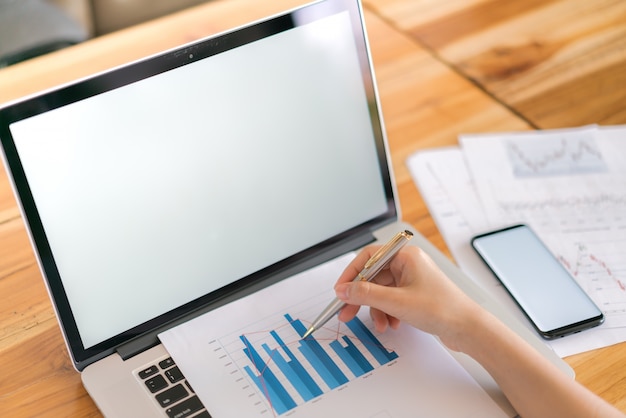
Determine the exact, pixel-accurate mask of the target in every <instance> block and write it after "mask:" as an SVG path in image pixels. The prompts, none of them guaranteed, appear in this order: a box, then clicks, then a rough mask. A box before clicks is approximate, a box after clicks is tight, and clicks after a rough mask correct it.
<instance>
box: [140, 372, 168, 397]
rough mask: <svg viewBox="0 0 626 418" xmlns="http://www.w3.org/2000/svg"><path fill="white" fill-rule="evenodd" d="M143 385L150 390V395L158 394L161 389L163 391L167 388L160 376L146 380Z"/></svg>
mask: <svg viewBox="0 0 626 418" xmlns="http://www.w3.org/2000/svg"><path fill="white" fill-rule="evenodd" d="M145 383H146V386H147V387H148V389H149V390H150V392H152V393H154V392H158V391H160V390H161V389H164V388H166V387H167V386H168V385H167V381H166V380H165V378H164V377H163V376H161V375H160V374H158V375H156V376H154V377H153V378H151V379H148V380H146V382H145Z"/></svg>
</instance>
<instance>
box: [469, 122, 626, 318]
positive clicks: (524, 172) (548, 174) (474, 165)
mask: <svg viewBox="0 0 626 418" xmlns="http://www.w3.org/2000/svg"><path fill="white" fill-rule="evenodd" d="M460 142H461V145H462V149H463V153H464V155H465V159H466V161H467V164H468V168H469V171H470V172H471V175H472V178H473V180H474V182H475V184H476V190H477V191H478V194H479V196H480V200H481V202H482V204H483V208H484V211H485V214H486V217H487V219H488V221H489V223H490V224H492V225H505V224H513V223H519V222H523V223H527V224H529V225H530V226H531V227H532V228H533V229H534V230H535V231H536V232H537V233H538V234H539V236H540V237H541V238H542V239H543V240H544V241H545V242H546V244H547V245H548V247H549V248H550V249H551V250H552V252H553V253H554V254H555V255H556V256H557V257H558V258H559V259H560V260H561V262H562V264H563V265H565V266H566V267H567V268H568V269H569V271H570V272H571V273H572V275H573V276H574V277H575V278H576V279H577V280H578V282H579V284H580V285H581V286H582V287H583V288H584V289H585V290H586V291H587V293H588V294H589V295H590V296H591V297H592V299H594V301H595V302H596V303H597V304H598V305H599V306H600V307H601V309H602V310H603V311H604V313H605V315H606V317H607V320H606V324H605V325H604V327H624V326H626V130H625V129H623V128H603V129H599V128H597V127H595V126H591V127H585V128H579V129H569V130H552V131H542V132H531V133H515V134H503V135H481V136H461V137H460Z"/></svg>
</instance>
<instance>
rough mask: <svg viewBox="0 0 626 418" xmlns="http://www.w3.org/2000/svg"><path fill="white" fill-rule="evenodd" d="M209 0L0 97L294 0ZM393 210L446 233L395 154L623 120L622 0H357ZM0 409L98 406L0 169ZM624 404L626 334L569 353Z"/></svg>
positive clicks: (34, 411) (27, 76) (580, 375)
mask: <svg viewBox="0 0 626 418" xmlns="http://www.w3.org/2000/svg"><path fill="white" fill-rule="evenodd" d="M301 2H303V0H272V1H271V2H260V1H254V0H219V1H216V2H212V3H208V4H206V5H202V6H199V7H196V8H194V9H190V10H188V11H184V12H181V13H177V14H175V15H171V16H168V17H165V18H162V19H159V20H156V21H153V22H149V23H147V24H143V25H140V26H137V27H134V28H130V29H127V30H123V31H120V32H117V33H114V34H111V35H107V36H104V37H101V38H98V39H95V40H92V41H89V42H86V43H84V44H81V45H78V46H75V47H72V48H69V49H66V50H63V51H60V52H57V53H54V54H51V55H48V56H45V57H41V58H37V59H34V60H31V61H29V62H25V63H22V64H18V65H15V66H13V67H8V68H6V69H3V70H0V103H4V102H6V101H8V100H12V99H15V98H18V97H21V96H23V95H26V94H30V93H33V92H37V91H39V90H42V89H45V88H49V87H51V86H55V85H58V84H60V83H64V82H68V81H71V80H73V79H76V78H79V77H83V76H86V75H89V74H93V73H95V72H98V71H102V70H105V69H107V68H110V67H112V66H115V65H119V64H123V63H126V62H128V61H131V60H134V59H138V58H141V57H143V56H145V55H149V54H152V53H156V52H158V51H161V50H164V49H167V48H171V47H174V46H176V45H179V44H182V43H185V42H188V41H191V40H194V39H198V38H200V37H203V36H207V35H209V34H212V33H215V32H218V31H221V30H224V29H227V28H230V27H232V26H236V25H239V24H242V23H245V22H248V21H251V20H254V19H257V18H261V17H264V16H266V15H269V14H272V13H275V12H278V11H281V10H284V9H287V8H290V7H291V6H293V5H295V4H298V3H301ZM364 3H365V9H366V21H367V25H368V31H369V38H370V42H371V48H372V53H373V57H374V65H375V69H376V76H377V81H378V85H379V90H380V95H381V100H382V108H383V112H384V116H385V121H386V125H387V131H388V136H389V143H390V148H391V153H392V161H393V165H394V170H395V174H396V180H397V184H398V190H399V195H400V202H401V209H402V213H403V218H404V220H406V221H407V222H409V223H411V224H412V225H413V226H414V227H415V228H416V229H417V230H419V231H420V232H421V233H422V234H424V235H425V236H426V237H427V238H429V239H430V240H431V241H432V242H433V243H434V244H435V245H436V246H437V247H438V248H439V249H441V250H442V251H444V253H446V254H449V252H448V250H447V248H446V245H445V243H444V241H443V239H442V237H441V235H440V233H439V232H438V230H437V227H436V226H435V223H434V221H433V219H432V217H431V216H430V214H429V213H428V210H427V208H426V206H425V204H424V202H423V200H422V198H421V197H420V195H419V193H418V191H417V189H416V187H415V186H414V184H413V182H412V180H411V177H410V175H409V172H408V170H407V168H406V167H405V165H404V161H405V159H406V157H407V156H409V155H410V154H412V153H413V152H415V151H417V150H419V149H424V148H430V147H439V146H444V145H454V144H457V135H458V134H459V133H469V132H487V131H510V130H524V129H533V128H556V127H572V126H580V125H584V124H588V123H600V124H623V123H626V2H624V1H622V0H613V1H611V0H597V1H593V2H589V1H587V0H561V1H558V0H552V1H550V0H451V1H446V2H433V1H427V0H364ZM0 295H1V298H2V304H1V305H0V364H1V365H2V373H0V416H11V417H22V416H37V417H41V416H54V417H58V416H100V413H99V411H98V410H97V408H96V407H95V405H94V403H93V402H92V401H91V399H90V398H89V396H88V395H87V394H86V392H85V390H84V388H83V387H82V384H81V382H80V377H79V375H78V373H76V372H75V371H74V370H73V368H72V365H71V363H70V360H69V358H68V356H67V352H66V349H65V346H64V343H63V340H62V337H61V333H60V331H59V328H58V325H57V323H56V319H55V317H54V312H53V309H52V307H51V305H50V302H49V300H48V296H47V293H46V290H45V286H44V284H43V281H42V279H41V275H40V273H39V271H38V269H37V266H36V263H35V259H34V256H33V254H32V251H31V249H30V245H29V242H28V238H27V235H26V233H25V231H24V227H23V224H22V220H21V218H20V215H19V211H18V209H17V207H16V203H15V200H14V198H13V196H12V194H11V189H10V185H9V183H8V180H7V178H6V174H5V173H4V170H2V172H1V173H0ZM566 361H567V362H568V363H569V364H570V365H571V366H572V367H573V368H574V370H575V371H576V374H577V379H578V380H579V381H580V382H581V383H582V384H583V385H585V386H587V387H588V388H590V389H591V390H592V391H594V392H595V393H597V394H599V395H600V396H602V397H603V398H605V399H606V400H608V401H609V402H611V403H613V404H614V405H616V406H617V407H619V408H620V409H621V410H623V411H625V412H626V343H621V344H618V345H615V346H611V347H608V348H603V349H599V350H594V351H591V352H588V353H583V354H579V355H575V356H571V357H568V358H567V359H566Z"/></svg>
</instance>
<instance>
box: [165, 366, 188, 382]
mask: <svg viewBox="0 0 626 418" xmlns="http://www.w3.org/2000/svg"><path fill="white" fill-rule="evenodd" d="M165 377H167V378H168V379H169V381H170V383H176V382H178V381H179V380H183V379H184V378H185V376H183V374H182V372H181V371H180V369H179V368H178V367H173V368H171V369H169V370H168V371H166V372H165Z"/></svg>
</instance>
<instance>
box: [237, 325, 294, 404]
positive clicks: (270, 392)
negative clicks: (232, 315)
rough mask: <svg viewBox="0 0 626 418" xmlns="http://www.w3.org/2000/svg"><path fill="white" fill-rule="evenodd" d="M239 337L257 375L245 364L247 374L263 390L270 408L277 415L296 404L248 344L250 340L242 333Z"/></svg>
mask: <svg viewBox="0 0 626 418" xmlns="http://www.w3.org/2000/svg"><path fill="white" fill-rule="evenodd" d="M239 338H240V339H241V341H242V342H243V344H244V346H245V348H244V350H243V352H244V353H245V354H246V356H248V358H249V359H250V361H251V362H252V364H253V365H254V367H255V368H256V369H257V370H256V372H257V373H258V374H259V376H256V375H255V372H254V371H253V370H252V369H251V368H250V367H249V366H246V367H247V370H246V371H247V372H248V375H250V377H252V380H254V382H255V383H256V385H257V387H258V388H259V390H260V391H261V392H263V394H264V395H265V397H266V398H267V400H268V401H269V403H270V405H272V408H274V410H275V411H276V413H278V414H279V415H280V414H282V413H283V412H286V411H289V410H290V409H293V408H295V407H296V406H297V405H296V402H295V401H294V400H293V398H292V397H291V395H289V393H288V392H287V390H286V389H285V387H284V386H283V385H282V384H281V383H280V381H279V380H278V378H276V375H275V374H274V373H273V372H272V370H270V368H269V367H267V364H266V363H265V361H263V358H261V356H260V355H259V353H258V352H257V351H256V350H255V349H254V347H253V346H252V344H250V341H248V339H247V338H246V337H245V336H244V335H241V336H240V337H239Z"/></svg>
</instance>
